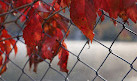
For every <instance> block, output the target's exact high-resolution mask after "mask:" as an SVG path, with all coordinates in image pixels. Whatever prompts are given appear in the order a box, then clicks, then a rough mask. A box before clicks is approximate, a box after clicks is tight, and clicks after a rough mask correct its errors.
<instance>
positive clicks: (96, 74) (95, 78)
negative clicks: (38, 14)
mask: <svg viewBox="0 0 137 81" xmlns="http://www.w3.org/2000/svg"><path fill="white" fill-rule="evenodd" d="M1 1H2V2H4V3H6V4H7V5H10V7H11V8H10V10H9V11H8V12H4V13H2V14H0V16H5V17H6V18H5V21H4V22H3V23H1V25H2V26H7V30H9V32H10V28H8V27H9V26H8V24H10V23H14V25H16V26H17V28H16V29H18V32H17V33H13V32H10V34H11V35H12V36H13V37H11V38H8V39H4V40H0V42H3V41H5V40H9V39H15V40H16V43H15V45H16V44H17V42H21V43H22V44H24V45H25V43H24V41H23V39H22V31H23V28H24V27H25V22H24V23H23V24H22V23H20V22H19V19H20V17H21V16H22V15H24V13H22V12H20V11H19V9H21V8H28V7H32V6H33V4H34V3H35V2H36V0H35V1H34V2H32V3H29V4H26V5H23V6H21V7H18V8H14V7H13V6H12V3H7V2H5V1H4V0H1ZM42 2H43V3H44V4H47V5H48V6H50V5H49V4H48V2H46V1H42ZM50 7H52V9H53V11H54V8H53V6H50ZM62 10H63V9H61V10H59V11H57V12H56V13H59V12H60V11H62ZM13 12H17V13H20V14H18V16H17V17H16V18H15V19H12V20H8V19H9V16H10V15H11V14H12V13H13ZM24 12H25V11H24ZM28 13H29V12H28ZM56 13H54V14H56ZM52 15H53V14H52V13H51V15H50V16H49V17H48V18H47V19H49V18H50V17H52ZM103 15H104V16H105V17H107V18H109V19H110V20H112V21H116V22H117V23H118V24H120V25H121V27H122V29H121V30H120V31H119V33H118V34H117V35H116V37H114V40H113V41H112V42H111V43H110V44H111V45H110V46H108V45H105V44H106V43H102V41H100V40H97V39H95V38H94V40H93V43H94V42H96V43H97V44H99V45H101V46H102V47H103V49H105V50H107V51H108V53H107V55H106V56H105V58H103V60H102V62H101V63H100V65H99V67H98V68H94V67H93V66H91V65H90V64H88V63H86V62H85V61H83V60H82V59H81V57H80V56H81V54H82V52H83V50H85V49H86V46H87V44H88V43H89V40H85V44H84V45H83V46H82V47H81V48H80V50H79V53H78V54H76V53H73V52H72V51H71V50H69V49H68V50H67V49H66V48H64V47H63V46H62V44H61V42H59V43H60V47H62V48H63V49H65V50H67V51H68V52H69V54H70V56H71V57H69V60H70V59H71V58H76V60H75V62H73V63H72V65H71V67H70V66H69V63H68V67H69V72H68V74H66V73H63V72H61V71H59V70H58V68H55V67H54V66H55V65H56V64H55V65H54V63H53V62H54V61H53V62H51V63H50V62H49V61H48V60H45V59H43V58H42V57H41V56H39V55H38V54H36V55H37V56H38V57H39V58H41V59H42V60H44V62H43V63H42V64H43V65H45V67H46V69H45V70H42V73H43V74H41V76H40V77H39V79H38V80H36V79H35V78H34V77H32V76H31V73H27V72H26V71H25V68H26V67H27V64H28V62H29V60H30V58H28V57H26V58H24V59H27V61H25V63H24V65H23V67H21V66H19V65H18V64H17V63H16V62H15V61H13V60H11V59H10V57H9V55H7V54H5V53H4V52H3V51H2V50H0V51H1V52H3V54H5V56H7V57H8V60H9V62H10V65H11V66H8V67H9V68H11V69H12V67H13V70H16V69H18V70H20V71H21V72H20V73H16V72H15V73H11V75H9V76H10V77H12V75H17V76H18V77H17V78H16V79H15V80H14V81H24V80H22V78H24V76H25V77H26V78H27V79H26V81H52V80H46V79H45V77H46V76H49V75H48V74H49V72H50V71H52V72H51V73H52V74H51V76H50V77H52V76H53V77H56V79H54V80H55V81H57V80H58V79H57V78H58V76H59V77H61V81H82V80H80V77H81V76H79V75H80V74H83V72H82V71H81V72H78V73H79V74H77V76H79V79H77V80H71V74H74V73H73V71H74V70H75V68H76V67H77V65H79V63H81V64H82V66H81V67H83V69H89V70H88V71H89V72H90V71H91V73H92V74H93V75H88V74H84V75H83V76H82V77H86V76H89V77H92V78H90V79H87V80H85V81H107V79H106V78H105V77H104V75H102V74H100V70H101V69H102V68H103V66H105V63H106V61H107V60H108V59H110V57H111V56H113V58H116V59H118V60H120V61H121V62H123V63H126V64H127V65H128V66H127V67H130V68H129V70H128V71H127V72H126V73H125V74H124V75H122V76H119V77H120V78H121V80H120V81H124V80H125V79H126V77H127V76H128V75H129V74H130V73H131V72H132V71H133V72H135V73H137V69H136V68H135V67H134V63H135V62H136V60H137V57H134V59H133V60H132V62H129V61H128V60H126V59H124V58H122V57H121V56H119V55H118V54H115V53H114V52H113V50H112V47H113V46H114V44H115V43H116V40H117V39H118V37H119V36H120V35H121V33H122V32H123V31H125V30H126V31H128V32H129V33H130V34H132V35H134V37H135V38H137V33H136V32H134V31H133V30H131V29H129V28H128V27H127V26H126V25H125V23H124V22H122V21H118V20H115V19H113V18H111V17H109V16H108V15H107V14H105V13H104V12H103V11H102V15H101V16H100V17H99V18H98V20H97V22H96V24H95V26H94V30H95V29H96V28H97V25H98V24H99V23H100V21H101V17H102V16H103ZM25 16H26V18H27V15H25ZM62 16H63V15H62ZM64 17H65V16H64ZM66 18H67V17H66ZM68 19H69V18H68ZM27 20H29V19H26V20H25V21H27ZM44 23H46V21H45V22H44ZM44 23H42V25H43V24H44ZM11 25H12V24H10V26H11ZM74 26H75V25H74V24H73V23H72V21H71V20H70V19H69V27H68V29H67V32H68V30H70V28H71V27H74ZM1 31H2V28H1ZM67 32H65V34H64V37H63V39H64V38H65V37H66V34H67ZM108 34H109V33H108ZM45 35H47V34H46V33H45ZM63 39H62V40H63ZM15 45H14V46H15ZM14 46H13V47H14ZM20 47H21V46H20ZM91 47H92V44H91ZM74 49H76V50H77V49H79V48H74ZM117 49H119V48H117ZM130 49H132V48H130ZM12 50H13V48H12ZM12 50H11V51H10V53H11V52H12ZM95 50H98V49H95ZM98 51H100V50H98ZM122 51H125V50H122ZM92 53H94V52H92ZM136 54H137V53H136ZM18 55H19V54H18ZM100 55H101V54H100ZM84 56H86V54H85V55H84ZM87 57H88V56H87ZM88 58H90V57H88ZM92 58H93V57H92ZM129 58H130V57H129ZM98 60H99V59H98ZM70 61H71V60H70ZM90 62H91V63H92V61H90ZM70 63H71V62H70ZM94 64H97V63H94ZM112 64H113V62H112ZM110 66H111V65H110ZM114 66H117V65H114ZM118 66H119V67H122V65H118ZM3 67H4V65H3ZM3 67H1V69H0V71H2V68H3ZM14 67H15V68H16V69H15V68H14ZM9 68H8V69H9ZM38 68H40V67H38ZM76 72H77V70H76ZM6 74H7V73H6ZM38 74H39V72H38V73H36V77H38V76H37V75H38ZM54 74H57V76H54ZM112 74H113V73H112ZM108 75H109V74H108ZM5 76H6V75H4V74H2V75H1V77H0V80H1V81H7V79H6V78H8V77H5ZM110 76H111V75H110ZM112 76H113V75H112ZM53 77H52V78H53ZM119 77H115V78H119ZM73 78H75V77H73ZM10 81H11V80H10ZM59 81H60V80H59ZM112 81H113V80H112ZM115 81H116V80H115ZM134 81H136V80H134Z"/></svg>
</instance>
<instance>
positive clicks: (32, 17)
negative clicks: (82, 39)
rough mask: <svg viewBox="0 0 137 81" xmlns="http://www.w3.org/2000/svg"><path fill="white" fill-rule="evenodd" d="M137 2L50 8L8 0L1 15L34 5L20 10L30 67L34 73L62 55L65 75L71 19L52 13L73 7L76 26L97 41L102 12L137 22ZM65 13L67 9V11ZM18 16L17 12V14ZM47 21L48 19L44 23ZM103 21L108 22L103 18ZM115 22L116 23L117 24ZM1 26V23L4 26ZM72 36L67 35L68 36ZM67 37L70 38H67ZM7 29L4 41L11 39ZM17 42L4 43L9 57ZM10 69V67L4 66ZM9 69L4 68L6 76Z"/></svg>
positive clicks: (58, 0) (64, 0) (99, 0)
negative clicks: (47, 62)
mask: <svg viewBox="0 0 137 81" xmlns="http://www.w3.org/2000/svg"><path fill="white" fill-rule="evenodd" d="M136 2H137V0H53V2H52V3H51V4H49V5H50V6H49V5H47V4H44V3H43V2H42V1H34V0H4V1H0V14H1V13H3V12H7V11H8V10H10V5H7V4H8V3H12V6H13V7H14V8H18V7H20V6H23V5H26V4H33V6H32V5H31V6H28V7H25V8H22V9H19V11H21V12H22V13H23V14H24V15H22V16H21V17H20V20H21V22H24V21H25V20H27V22H26V23H25V24H26V26H25V28H24V30H23V38H24V40H25V44H26V47H27V55H28V56H29V58H30V60H29V64H30V68H31V67H32V65H34V71H35V72H36V71H37V65H38V64H39V63H40V62H42V61H44V60H45V59H49V60H50V61H52V60H53V58H54V57H55V56H57V55H58V56H59V62H58V65H59V66H60V70H61V71H62V72H66V73H67V72H68V69H67V61H68V56H69V52H68V51H67V50H66V49H67V46H66V44H65V42H64V33H65V32H67V26H68V23H69V20H68V19H66V18H65V17H63V16H61V15H60V14H58V13H56V14H55V15H53V16H51V17H50V18H48V17H49V16H50V15H51V14H53V13H55V12H56V11H58V10H60V8H64V7H66V6H67V7H70V17H71V20H72V21H73V23H74V24H75V25H76V26H77V27H78V28H79V29H80V30H81V31H82V32H83V34H84V35H85V36H86V37H87V38H88V39H90V40H91V42H92V40H93V37H94V33H93V29H94V25H95V23H96V17H97V14H98V15H99V16H101V15H102V12H101V11H100V10H104V11H105V12H106V13H108V14H109V16H110V17H112V18H114V19H116V18H118V17H120V18H122V19H123V21H124V22H128V19H129V18H130V19H131V20H132V21H133V22H134V23H136V21H137V14H136V13H137V5H136ZM63 12H65V9H64V10H63ZM15 13H17V12H15ZM4 18H5V16H2V17H0V23H1V22H3V21H4ZM46 18H48V19H46ZM44 19H45V20H44ZM101 20H102V21H103V20H104V15H102V18H101ZM114 23H116V22H115V21H114ZM0 25H1V24H0ZM68 34H69V31H68V33H67V34H66V35H67V36H68ZM67 36H66V37H67ZM10 37H11V36H10V35H9V34H7V31H6V30H5V29H3V30H2V33H1V35H0V40H2V39H3V38H10ZM14 43H15V40H13V39H10V40H6V41H4V42H0V48H1V50H2V51H3V52H5V53H6V54H9V51H10V50H11V47H9V46H11V45H14ZM14 50H15V53H16V52H17V47H16V45H15V46H14ZM2 54H3V53H2V52H0V55H1V56H0V67H1V66H2V65H3V63H5V62H6V60H7V57H6V58H5V61H4V62H3V56H2ZM4 67H5V68H6V65H5V66H4ZM5 70H6V69H2V72H1V73H0V74H2V73H3V72H4V71H5Z"/></svg>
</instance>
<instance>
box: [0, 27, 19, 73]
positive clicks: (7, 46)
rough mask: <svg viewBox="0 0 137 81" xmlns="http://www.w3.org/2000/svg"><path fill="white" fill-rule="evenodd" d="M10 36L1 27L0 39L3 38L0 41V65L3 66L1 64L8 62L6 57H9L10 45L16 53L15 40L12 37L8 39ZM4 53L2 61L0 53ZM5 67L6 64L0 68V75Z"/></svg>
mask: <svg viewBox="0 0 137 81" xmlns="http://www.w3.org/2000/svg"><path fill="white" fill-rule="evenodd" d="M9 38H11V36H10V35H9V34H8V32H7V31H6V30H5V29H2V31H1V35H0V40H4V41H1V42H0V48H1V51H2V52H0V67H2V66H3V64H7V63H8V57H9V54H10V52H11V49H12V48H11V45H12V46H13V47H14V51H15V54H16V53H17V46H16V41H15V40H13V39H9ZM5 39H8V40H5ZM3 53H5V54H6V55H5V57H4V59H5V60H4V61H3V57H2V54H3ZM6 69H7V67H6V65H4V67H3V68H2V71H1V72H0V75H1V74H2V73H4V72H5V71H6Z"/></svg>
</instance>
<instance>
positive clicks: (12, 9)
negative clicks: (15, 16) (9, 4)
mask: <svg viewBox="0 0 137 81" xmlns="http://www.w3.org/2000/svg"><path fill="white" fill-rule="evenodd" d="M32 4H33V2H32V3H29V4H25V5H23V6H20V7H18V8H15V9H12V10H11V11H9V12H5V13H2V14H0V16H4V15H6V14H9V13H12V12H14V11H16V10H19V9H22V8H25V7H27V6H30V5H32Z"/></svg>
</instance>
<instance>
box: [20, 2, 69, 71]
mask: <svg viewBox="0 0 137 81" xmlns="http://www.w3.org/2000/svg"><path fill="white" fill-rule="evenodd" d="M51 5H53V3H51ZM54 8H55V11H57V10H59V5H58V4H57V3H55V4H54ZM55 11H53V10H52V8H51V7H50V6H48V5H45V4H43V3H41V2H40V1H38V2H37V3H35V4H34V5H33V7H32V8H29V12H28V17H29V20H28V22H27V23H26V27H25V28H24V30H23V38H24V40H25V44H26V45H27V52H28V56H29V57H30V60H29V62H30V63H29V64H30V67H31V66H32V65H33V64H34V71H35V72H36V70H37V65H38V63H40V62H42V61H44V59H49V60H50V61H52V60H53V58H54V57H55V56H56V55H57V54H58V55H59V59H60V61H59V63H58V65H59V66H60V70H61V71H63V72H68V70H67V60H68V54H69V53H68V51H66V50H64V49H63V48H62V47H60V43H59V42H61V43H62V46H63V47H65V48H66V49H67V47H66V44H65V42H64V40H63V32H67V26H68V22H69V20H68V19H66V18H65V17H63V16H61V15H59V14H55V15H54V16H53V17H51V18H50V19H48V20H47V21H46V22H45V23H44V26H43V27H42V23H43V22H44V20H43V19H42V18H47V17H48V16H49V15H50V14H51V13H54V12H55ZM26 14H27V12H26V13H25V15H26ZM24 20H25V16H22V17H21V21H24ZM45 34H47V35H45ZM51 41H52V42H51Z"/></svg>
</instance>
